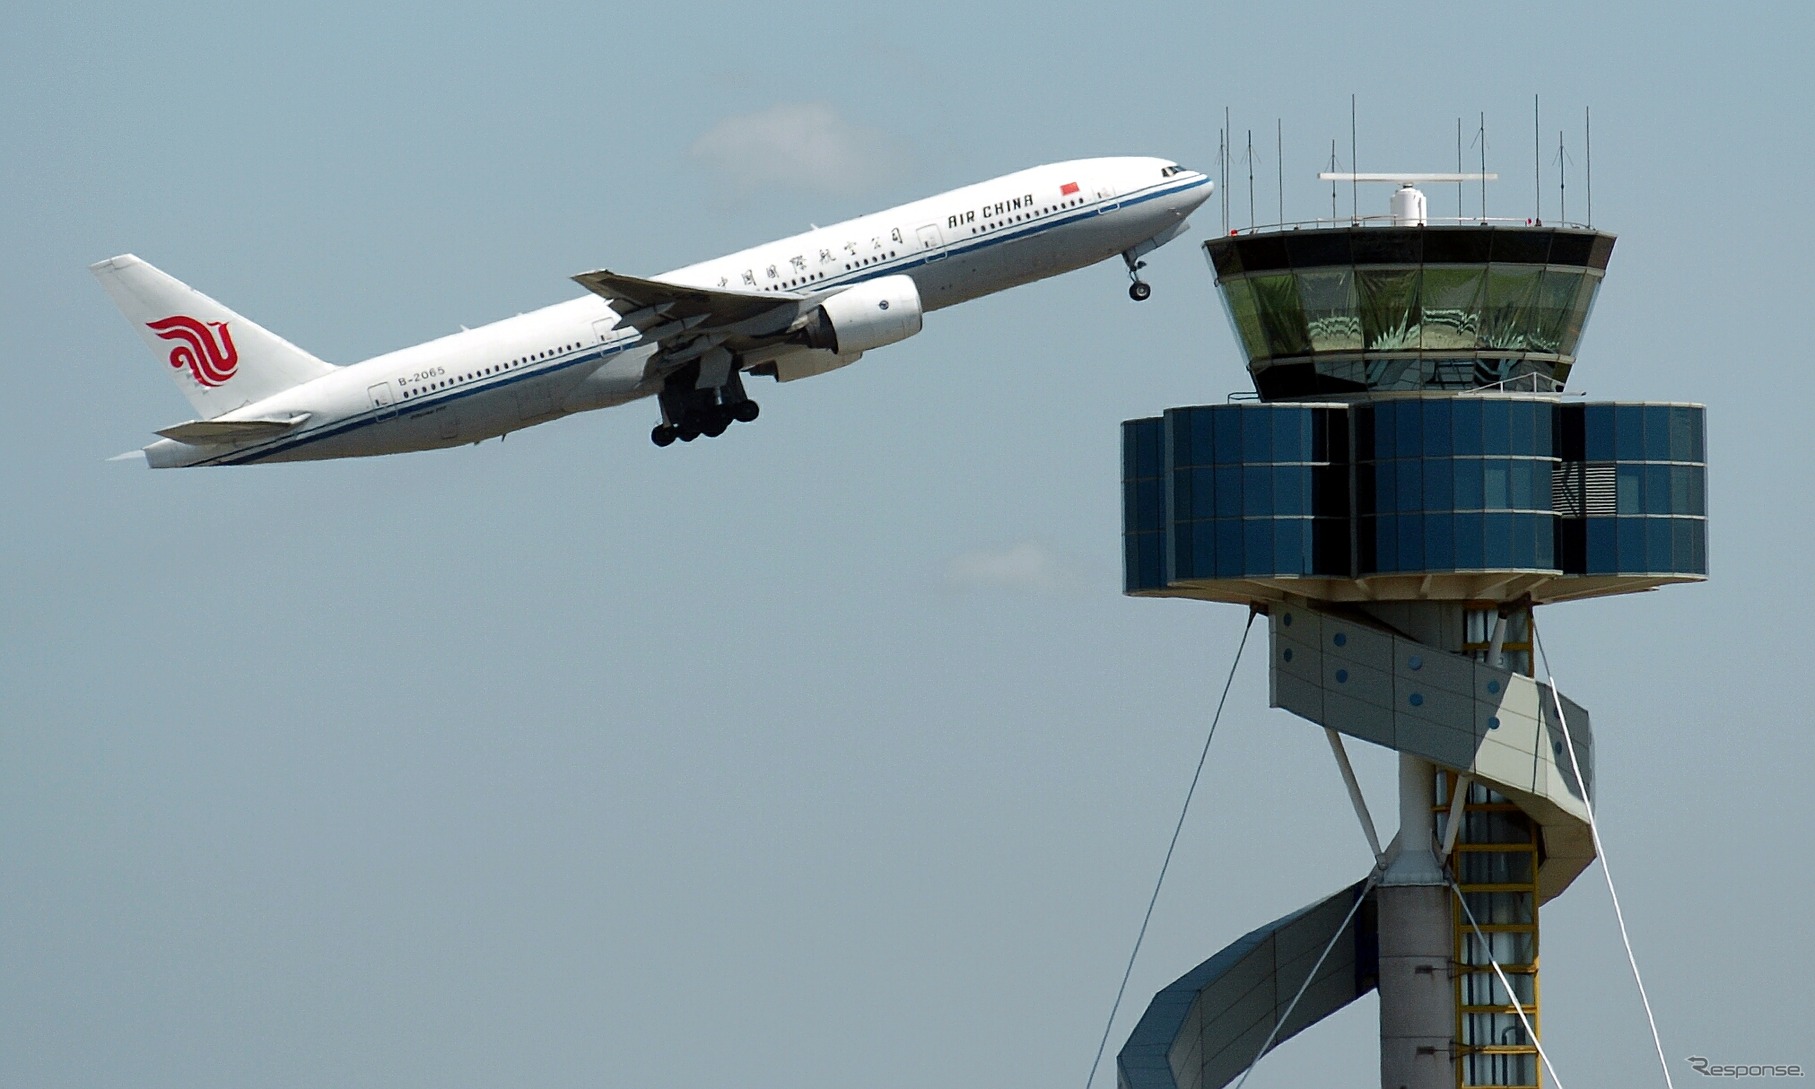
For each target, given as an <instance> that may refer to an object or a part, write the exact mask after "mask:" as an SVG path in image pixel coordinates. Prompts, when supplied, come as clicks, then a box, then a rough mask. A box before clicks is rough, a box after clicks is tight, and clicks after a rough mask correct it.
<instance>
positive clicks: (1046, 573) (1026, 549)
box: [945, 541, 1084, 594]
mask: <svg viewBox="0 0 1815 1089" xmlns="http://www.w3.org/2000/svg"><path fill="white" fill-rule="evenodd" d="M945 582H946V585H947V586H949V587H951V588H952V589H957V590H1006V591H1009V592H1012V593H1018V594H1058V593H1067V592H1070V591H1073V590H1076V589H1078V588H1079V587H1081V586H1082V585H1083V584H1084V580H1083V578H1082V576H1081V575H1080V574H1079V573H1078V572H1077V571H1076V570H1074V569H1073V568H1072V566H1071V565H1070V564H1068V563H1066V562H1065V561H1064V560H1061V559H1060V558H1059V557H1058V556H1055V555H1054V554H1053V553H1052V552H1051V551H1049V550H1048V549H1047V548H1045V547H1044V546H1043V545H1038V544H1034V543H1033V542H1031V541H1024V542H1022V543H1021V544H1018V545H1014V546H1012V547H1009V548H1005V549H998V550H995V551H979V552H967V553H965V554H964V555H962V556H956V557H953V558H952V559H950V560H948V561H946V565H945Z"/></svg>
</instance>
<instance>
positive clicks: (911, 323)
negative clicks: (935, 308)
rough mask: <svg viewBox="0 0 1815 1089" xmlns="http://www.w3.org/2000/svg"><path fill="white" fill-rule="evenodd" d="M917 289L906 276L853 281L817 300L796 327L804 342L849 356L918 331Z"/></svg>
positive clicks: (909, 277) (919, 312) (918, 304)
mask: <svg viewBox="0 0 1815 1089" xmlns="http://www.w3.org/2000/svg"><path fill="white" fill-rule="evenodd" d="M920 315H921V310H920V289H919V288H917V287H915V286H914V280H913V277H911V276H883V277H879V278H877V279H874V280H868V281H865V282H864V283H861V284H856V285H854V286H852V287H850V288H847V289H846V290H844V291H840V292H839V293H838V294H836V295H834V296H832V297H831V298H829V299H827V300H826V301H825V302H823V303H820V304H819V306H818V307H817V308H816V309H815V310H814V311H813V312H812V313H811V314H808V315H807V317H806V320H805V323H804V324H803V325H802V326H801V333H803V334H804V337H803V338H802V339H803V341H804V343H805V344H806V346H807V347H809V348H818V349H821V350H823V351H828V352H831V353H833V354H834V355H838V356H849V357H851V358H853V359H855V358H856V357H857V356H858V355H859V354H861V353H863V352H867V351H869V350H870V349H871V348H880V347H882V346H883V345H884V344H893V343H895V342H896V341H898V340H906V339H907V338H908V337H911V336H913V335H914V334H915V333H918V332H919V331H920Z"/></svg>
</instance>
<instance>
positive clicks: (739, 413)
mask: <svg viewBox="0 0 1815 1089" xmlns="http://www.w3.org/2000/svg"><path fill="white" fill-rule="evenodd" d="M760 411H762V409H761V408H760V407H759V406H758V405H757V403H756V402H755V401H739V402H738V403H737V404H734V405H732V406H731V418H732V419H734V420H736V421H737V422H738V423H746V424H747V423H751V422H753V421H754V420H755V419H756V414H757V413H758V412H760Z"/></svg>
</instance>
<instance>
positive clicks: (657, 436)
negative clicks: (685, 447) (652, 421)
mask: <svg viewBox="0 0 1815 1089" xmlns="http://www.w3.org/2000/svg"><path fill="white" fill-rule="evenodd" d="M676 438H677V436H676V435H675V431H674V428H672V427H669V426H668V425H667V424H656V425H655V429H654V430H653V431H651V432H649V441H650V442H653V443H655V444H656V445H657V446H670V445H672V444H673V443H674V440H675V439H676Z"/></svg>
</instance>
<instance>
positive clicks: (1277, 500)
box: [1273, 465, 1311, 515]
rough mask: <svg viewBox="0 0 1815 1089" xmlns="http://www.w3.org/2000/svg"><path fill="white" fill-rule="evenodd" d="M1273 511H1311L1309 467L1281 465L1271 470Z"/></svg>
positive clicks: (1281, 513)
mask: <svg viewBox="0 0 1815 1089" xmlns="http://www.w3.org/2000/svg"><path fill="white" fill-rule="evenodd" d="M1273 513H1274V514H1276V515H1289V514H1310V513H1311V467H1310V466H1309V465H1292V466H1282V467H1280V468H1278V469H1275V470H1274V471H1273Z"/></svg>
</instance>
